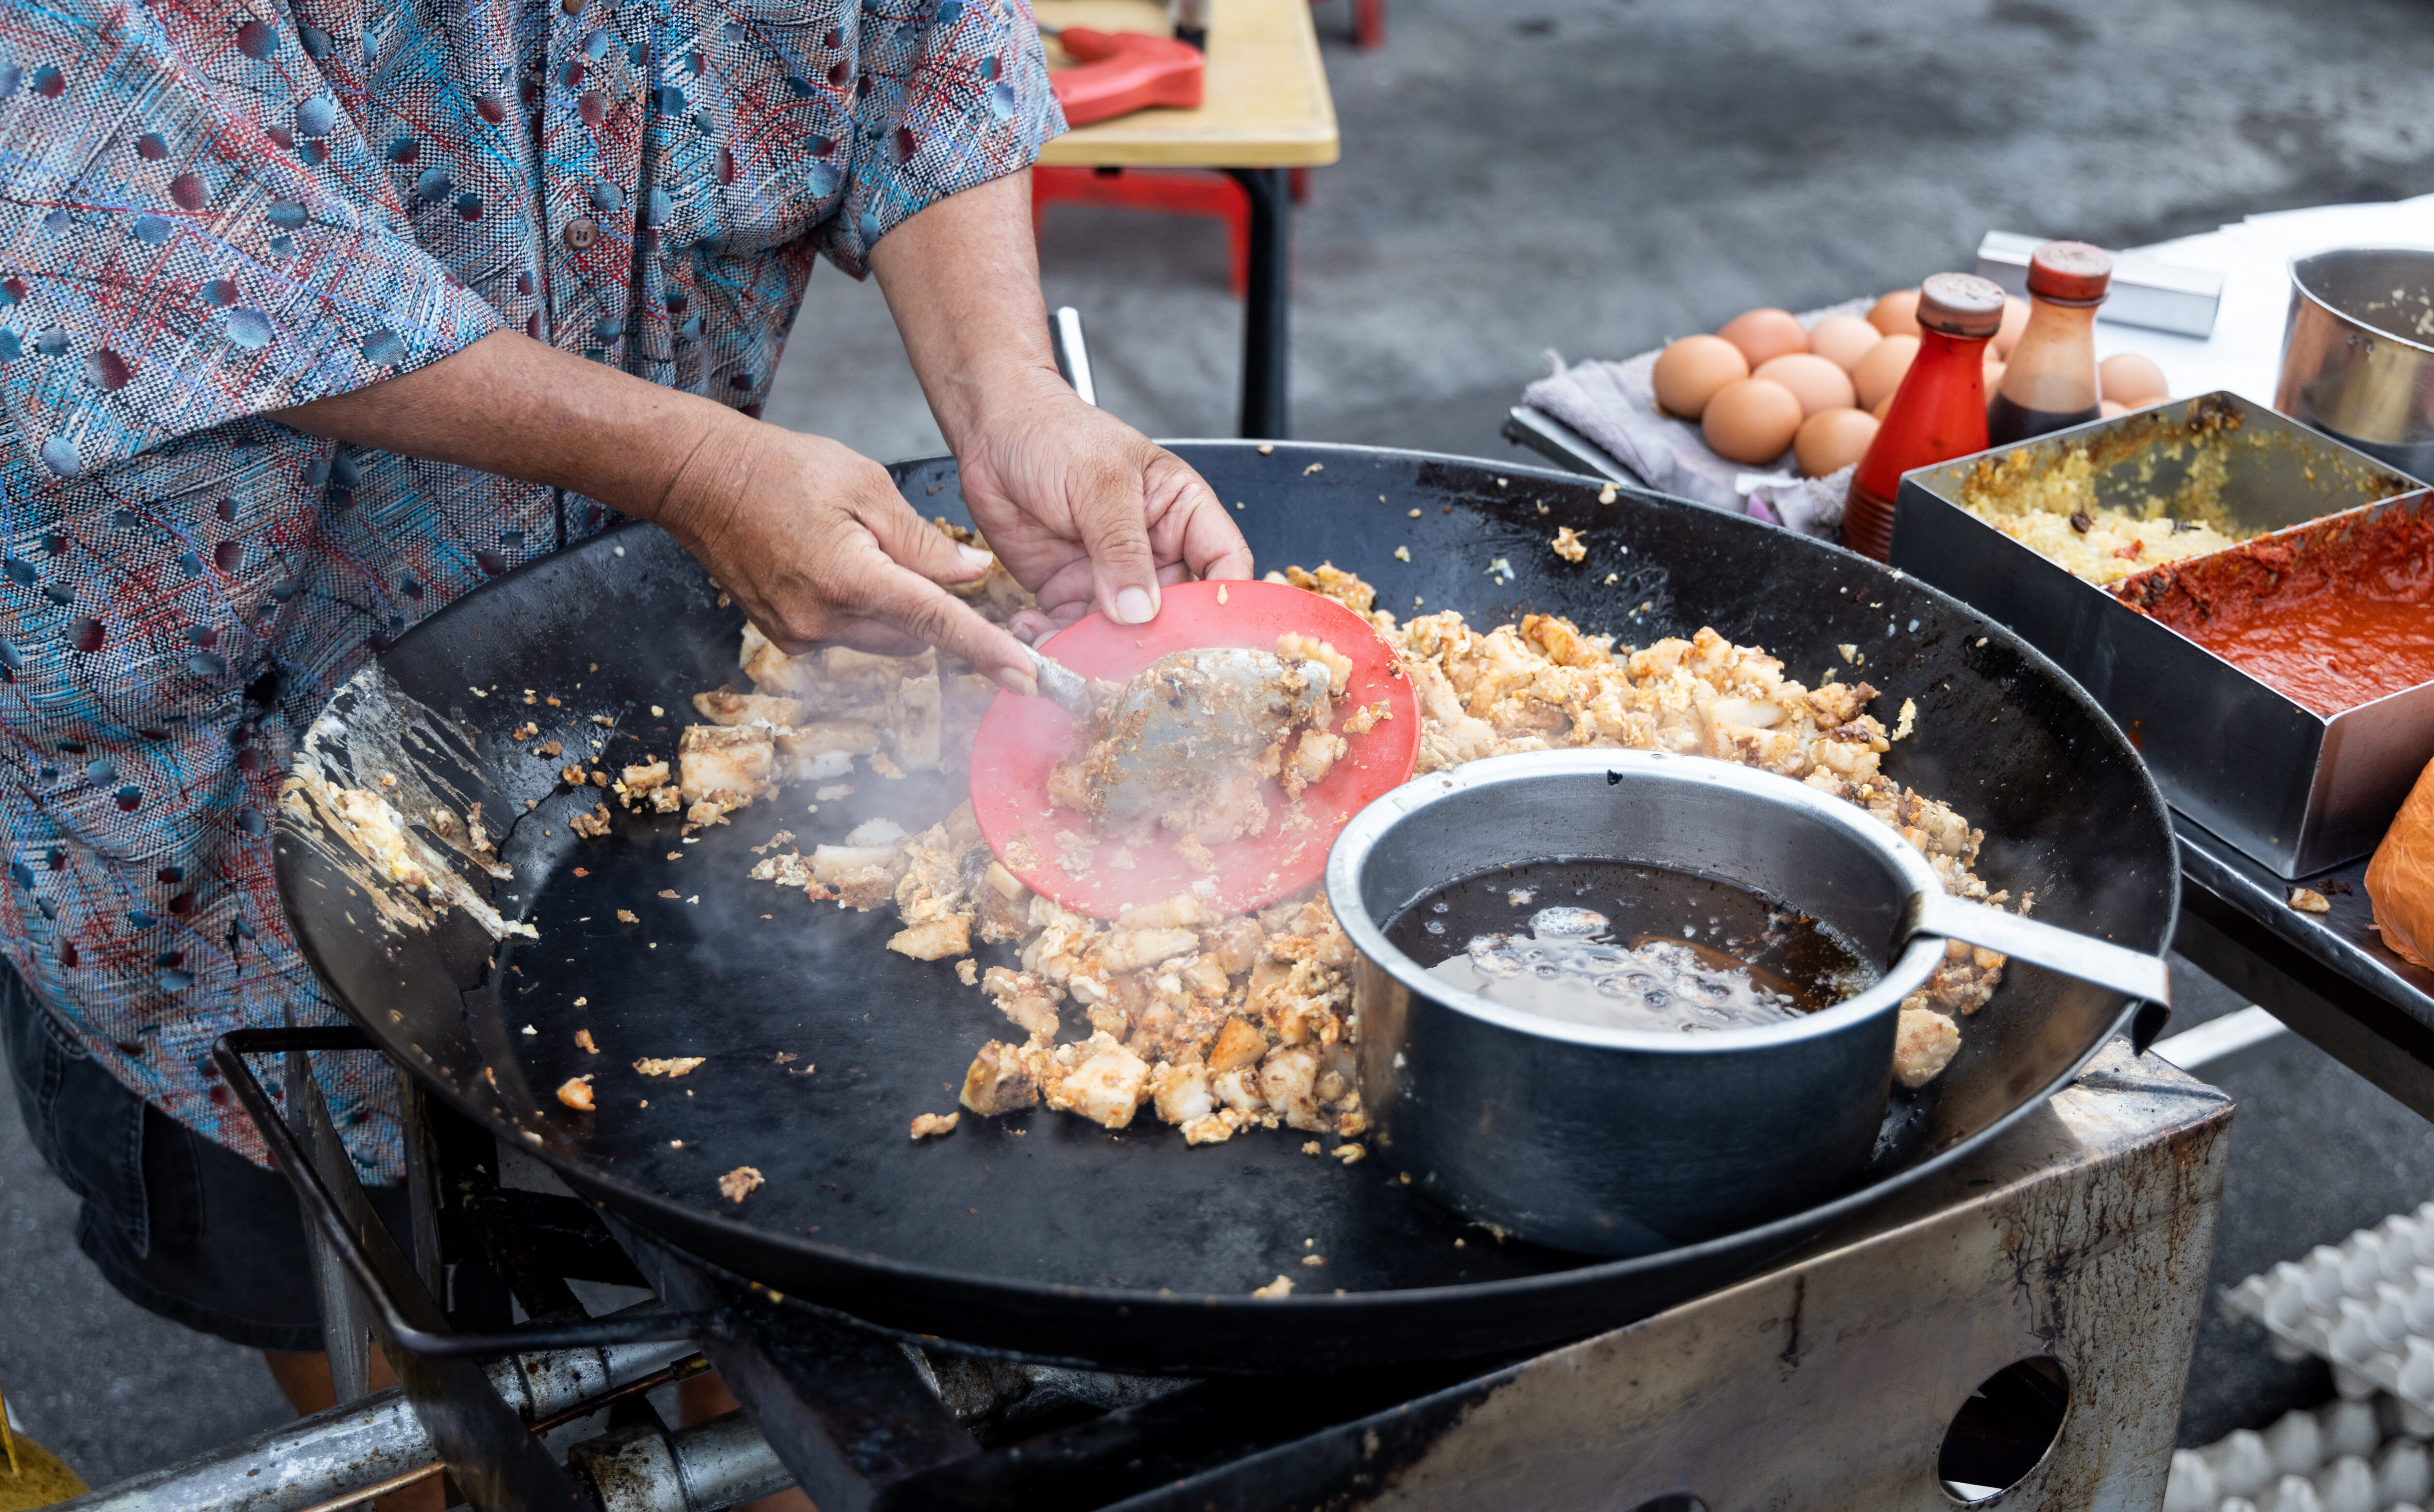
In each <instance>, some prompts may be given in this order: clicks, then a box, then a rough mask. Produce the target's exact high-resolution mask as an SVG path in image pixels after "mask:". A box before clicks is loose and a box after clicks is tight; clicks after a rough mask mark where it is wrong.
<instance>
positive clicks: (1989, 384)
mask: <svg viewBox="0 0 2434 1512" xmlns="http://www.w3.org/2000/svg"><path fill="white" fill-rule="evenodd" d="M2010 370H2011V369H2010V368H2009V366H2008V365H2005V364H2003V363H1998V362H1996V361H1994V360H1993V359H1991V358H1989V359H1988V360H1987V363H1986V402H1987V403H1989V404H1992V403H1994V402H1995V390H1997V389H1998V388H2000V387H2002V386H2003V375H2004V374H2005V373H2006V372H2009V371H2010Z"/></svg>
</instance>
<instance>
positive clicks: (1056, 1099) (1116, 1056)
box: [1044, 1029, 1149, 1129]
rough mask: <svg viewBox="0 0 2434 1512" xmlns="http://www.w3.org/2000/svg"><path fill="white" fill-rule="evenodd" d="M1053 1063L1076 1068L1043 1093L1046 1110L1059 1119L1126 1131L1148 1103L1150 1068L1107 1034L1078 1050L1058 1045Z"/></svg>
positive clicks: (1101, 1033) (1077, 1046)
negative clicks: (1077, 1118)
mask: <svg viewBox="0 0 2434 1512" xmlns="http://www.w3.org/2000/svg"><path fill="white" fill-rule="evenodd" d="M1052 1060H1053V1061H1054V1063H1056V1064H1058V1065H1060V1066H1061V1065H1071V1067H1072V1069H1071V1070H1070V1071H1067V1072H1065V1074H1064V1075H1062V1076H1060V1077H1058V1078H1057V1079H1055V1080H1054V1081H1053V1082H1051V1083H1050V1084H1049V1085H1048V1086H1047V1087H1046V1088H1045V1089H1044V1096H1045V1099H1046V1101H1047V1103H1048V1106H1050V1107H1051V1108H1054V1109H1055V1110H1056V1111H1057V1112H1059V1113H1080V1114H1081V1115H1082V1116H1083V1117H1085V1118H1088V1119H1089V1120H1090V1121H1091V1122H1093V1123H1097V1124H1104V1125H1106V1127H1107V1128H1109V1129H1123V1128H1124V1127H1125V1126H1126V1125H1128V1124H1130V1123H1131V1122H1132V1121H1133V1114H1134V1113H1137V1112H1139V1111H1140V1105H1141V1104H1142V1103H1143V1102H1145V1101H1147V1100H1148V1099H1149V1062H1146V1061H1143V1060H1142V1059H1141V1058H1140V1056H1138V1055H1135V1054H1134V1053H1133V1052H1132V1051H1130V1050H1128V1049H1126V1048H1124V1047H1123V1045H1120V1044H1118V1043H1117V1042H1116V1039H1115V1037H1114V1036H1113V1035H1111V1034H1109V1033H1107V1032H1106V1030H1105V1029H1102V1030H1100V1031H1099V1032H1098V1033H1096V1034H1093V1035H1091V1036H1090V1037H1089V1039H1088V1040H1086V1041H1084V1042H1083V1043H1082V1044H1080V1045H1059V1046H1058V1047H1057V1050H1056V1055H1055V1056H1054V1057H1053V1058H1052Z"/></svg>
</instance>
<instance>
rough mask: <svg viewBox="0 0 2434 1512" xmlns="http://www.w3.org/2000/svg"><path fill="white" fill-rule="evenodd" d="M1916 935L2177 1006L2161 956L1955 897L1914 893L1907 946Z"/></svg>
mask: <svg viewBox="0 0 2434 1512" xmlns="http://www.w3.org/2000/svg"><path fill="white" fill-rule="evenodd" d="M1913 935H1936V936H1940V937H1942V938H1943V939H1945V940H1959V941H1963V942H1964V943H1968V944H1973V945H1982V946H1984V947H1985V948H1986V949H1988V950H1999V951H2001V952H2002V953H2003V954H2004V955H2007V956H2017V957H2018V958H2019V959H2020V960H2026V961H2031V962H2033V963H2035V964H2036V965H2039V966H2043V967H2045V968H2046V969H2047V970H2048V971H2058V972H2061V973H2062V974H2063V975H2064V976H2065V977H2077V978H2078V979H2079V980H2081V981H2083V982H2094V983H2095V984H2096V985H2098V986H2099V987H2110V988H2112V989H2113V990H2114V991H2115V992H2117V993H2126V994H2129V995H2130V996H2132V997H2134V998H2136V999H2138V1001H2140V1002H2141V1003H2152V1004H2156V1005H2158V1006H2159V1007H2162V1008H2165V1009H2169V1008H2170V1007H2171V1002H2172V974H2171V970H2170V968H2168V967H2167V966H2166V965H2165V964H2164V961H2163V959H2162V958H2161V957H2158V956H2150V955H2148V954H2146V953H2145V952H2144V951H2138V950H2132V949H2131V948H2129V947H2128V946H2127V945H2117V944H2114V943H2112V942H2110V941H2105V940H2099V939H2097V938H2096V937H2095V936H2093V935H2083V934H2080V933H2078V932H2076V931H2075V930H2070V929H2059V928H2056V927H2055V926H2052V925H2049V924H2039V923H2037V922H2036V921H2035V920H2033V919H2023V918H2021V917H2020V916H2019V915H2018V914H2016V913H2006V912H2004V911H2003V910H2002V909H1994V908H1988V907H1987V906H1986V905H1985V904H1982V903H1968V902H1964V901H1963V900H1962V899H1960V898H1956V897H1953V896H1952V895H1950V894H1949V893H1945V892H1913V893H1911V899H1910V903H1909V906H1908V907H1906V908H1905V909H1903V910H1902V928H1901V943H1903V944H1907V943H1910V940H1911V936H1913ZM2157 1027H2158V1028H2160V1027H2161V1026H2160V1023H2159V1024H2158V1026H2157Z"/></svg>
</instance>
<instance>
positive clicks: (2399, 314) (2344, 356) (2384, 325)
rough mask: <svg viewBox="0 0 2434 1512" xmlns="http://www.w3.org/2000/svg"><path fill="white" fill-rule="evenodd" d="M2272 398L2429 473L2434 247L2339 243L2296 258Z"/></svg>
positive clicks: (2380, 455) (2432, 464)
mask: <svg viewBox="0 0 2434 1512" xmlns="http://www.w3.org/2000/svg"><path fill="white" fill-rule="evenodd" d="M2273 407H2274V408H2275V409H2277V410H2280V411H2281V412H2282V413H2283V414H2285V415H2288V416H2291V417H2293V418H2294V419H2299V420H2304V421H2305V422H2306V423H2307V424H2309V425H2312V426H2314V427H2315V428H2316V429H2317V430H2319V431H2322V432H2323V433H2325V434H2326V435H2330V436H2334V437H2336V438H2338V439H2340V440H2342V441H2346V442H2348V443H2349V444H2350V445H2351V446H2354V447H2356V448H2357V449H2358V450H2361V451H2364V452H2366V453H2367V454H2368V455H2370V456H2372V457H2374V458H2375V459H2376V460H2378V461H2381V462H2387V463H2390V464H2391V466H2392V467H2398V468H2399V469H2400V470H2401V471H2403V472H2406V473H2408V474H2409V475H2410V476H2411V477H2415V478H2418V479H2434V247H2422V246H2345V247H2342V248H2340V250H2338V251H2332V252H2319V253H2317V254H2316V255H2315V256H2313V257H2303V258H2300V259H2298V260H2296V261H2295V262H2293V263H2291V264H2290V319H2289V324H2288V327H2287V328H2286V329H2285V331H2284V332H2283V336H2282V378H2281V381H2280V382H2279V383H2277V384H2276V385H2275V387H2274V391H2273Z"/></svg>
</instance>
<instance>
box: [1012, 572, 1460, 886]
mask: <svg viewBox="0 0 2434 1512" xmlns="http://www.w3.org/2000/svg"><path fill="white" fill-rule="evenodd" d="M1160 600H1161V602H1160V603H1159V606H1158V616H1157V619H1156V620H1152V621H1151V622H1150V623H1148V624H1145V625H1120V624H1117V623H1116V622H1115V621H1113V620H1109V619H1107V618H1106V616H1104V615H1097V614H1093V615H1090V616H1088V618H1086V619H1083V620H1075V621H1074V622H1073V623H1072V624H1071V625H1068V626H1067V627H1066V628H1065V629H1063V630H1060V631H1058V632H1057V633H1056V634H1055V635H1054V636H1053V637H1050V638H1049V639H1048V640H1046V641H1044V642H1042V643H1041V645H1040V648H1039V649H1040V650H1041V651H1043V652H1045V653H1047V654H1049V655H1052V656H1054V657H1055V658H1056V659H1057V660H1058V661H1061V662H1063V663H1064V664H1065V665H1066V666H1068V667H1071V669H1073V671H1077V672H1080V673H1081V674H1082V675H1083V676H1085V677H1103V678H1106V679H1107V680H1109V681H1111V682H1119V683H1121V682H1125V681H1127V680H1129V679H1130V678H1131V677H1132V675H1133V674H1134V673H1135V672H1138V671H1140V670H1141V669H1142V668H1144V667H1147V666H1148V665H1149V664H1150V663H1152V662H1154V661H1156V660H1157V659H1158V658H1159V657H1160V656H1163V655H1166V654H1169V653H1170V652H1176V651H1191V650H1196V649H1199V648H1201V647H1208V646H1239V647H1243V648H1245V649H1248V650H1254V651H1274V650H1276V649H1277V637H1278V636H1280V635H1283V634H1284V633H1285V632H1287V631H1299V632H1301V633H1302V634H1304V635H1309V636H1316V637H1319V638H1320V639H1322V640H1325V641H1326V642H1328V644H1329V645H1331V646H1333V647H1334V648H1335V649H1336V650H1337V651H1339V652H1341V653H1343V654H1345V655H1346V656H1349V657H1350V658H1352V678H1351V682H1350V684H1349V686H1348V688H1346V692H1345V694H1344V695H1343V697H1341V698H1340V699H1339V700H1337V703H1336V708H1337V711H1338V713H1337V722H1338V723H1339V724H1340V723H1341V722H1342V720H1343V717H1344V716H1345V715H1346V714H1348V713H1349V712H1350V711H1352V710H1353V709H1356V708H1361V707H1365V706H1366V705H1371V704H1375V703H1376V702H1378V701H1379V700H1380V699H1384V700H1385V701H1386V705H1387V709H1388V711H1389V714H1390V715H1391V717H1390V718H1387V719H1382V720H1380V721H1379V722H1377V723H1375V724H1373V725H1372V726H1370V728H1369V730H1368V732H1367V733H1366V734H1363V735H1347V736H1346V737H1345V739H1346V742H1347V744H1348V746H1349V749H1347V750H1346V752H1345V754H1344V758H1343V759H1342V760H1340V761H1338V762H1336V763H1335V767H1334V769H1333V770H1332V771H1330V772H1328V774H1327V780H1325V781H1324V782H1321V783H1319V784H1317V785H1316V786H1314V787H1311V788H1309V789H1306V790H1304V791H1303V793H1302V795H1301V810H1302V812H1303V813H1304V814H1306V815H1308V816H1309V817H1310V819H1311V824H1308V825H1306V826H1304V827H1301V828H1298V829H1294V830H1292V831H1290V832H1286V831H1285V830H1284V827H1283V819H1284V815H1285V813H1286V807H1285V804H1286V800H1285V797H1284V794H1283V792H1282V791H1281V790H1274V789H1275V785H1274V784H1273V783H1271V784H1270V785H1269V787H1270V789H1271V791H1269V792H1268V793H1267V798H1268V807H1269V809H1270V811H1271V814H1272V815H1273V817H1272V818H1271V820H1270V822H1269V824H1268V832H1267V833H1266V834H1263V835H1250V836H1245V837H1243V839H1241V840H1237V841H1227V842H1226V843H1225V844H1223V845H1216V846H1212V847H1210V850H1211V852H1212V853H1213V855H1214V857H1215V860H1216V870H1215V871H1214V873H1201V872H1196V871H1194V870H1192V868H1191V865H1190V864H1189V863H1187V862H1186V861H1185V860H1184V859H1183V858H1181V857H1179V856H1177V855H1175V854H1174V851H1173V850H1172V849H1171V848H1169V847H1168V846H1167V845H1166V844H1164V843H1163V842H1162V841H1161V842H1159V843H1154V844H1147V845H1137V846H1134V847H1132V848H1131V850H1130V852H1129V859H1130V861H1131V863H1132V864H1131V865H1130V866H1129V867H1125V866H1123V865H1122V864H1120V863H1121V862H1123V860H1124V859H1126V858H1127V857H1126V854H1125V853H1124V848H1123V846H1120V845H1118V844H1116V843H1115V842H1114V841H1102V840H1099V839H1098V838H1097V837H1095V836H1093V835H1091V833H1090V822H1089V819H1088V816H1086V815H1083V814H1080V813H1076V812H1075V811H1073V810H1072V809H1070V808H1066V807H1060V806H1058V805H1055V804H1053V803H1051V802H1050V801H1049V798H1048V771H1049V768H1051V767H1053V766H1054V765H1055V764H1056V763H1057V762H1058V761H1060V760H1062V759H1064V757H1065V756H1066V755H1067V754H1068V753H1069V752H1071V750H1072V748H1073V722H1072V719H1071V716H1069V715H1068V714H1067V713H1066V712H1065V711H1064V710H1063V709H1061V708H1058V707H1057V706H1056V705H1054V704H1052V703H1050V702H1049V701H1048V700H1046V699H1044V698H1023V697H1020V696H1019V695H1017V694H1013V693H1000V694H999V695H998V696H997V698H996V700H995V701H994V702H993V703H991V704H990V705H989V706H988V711H987V712H986V714H984V715H983V716H982V717H981V726H980V735H979V739H978V740H977V742H976V744H975V747H974V750H973V753H972V814H973V817H974V818H976V819H977V820H978V821H979V822H980V827H981V834H982V835H983V836H984V837H985V838H986V840H987V841H988V845H989V849H990V850H992V851H994V852H996V853H997V858H998V859H999V860H1002V861H1003V862H1005V865H1006V868H1007V870H1009V871H1011V872H1013V873H1014V875H1017V876H1019V877H1020V878H1021V879H1022V881H1023V884H1024V885H1025V886H1027V887H1029V888H1030V889H1031V890H1032V891H1034V892H1038V893H1041V894H1043V895H1045V896H1047V897H1050V898H1053V899H1054V900H1055V901H1056V902H1058V903H1060V904H1063V905H1064V906H1065V907H1066V908H1069V909H1073V910H1074V911H1075V912H1077V913H1087V914H1089V915H1091V916H1092V917H1094V918H1100V919H1112V918H1114V917H1115V916H1116V915H1117V914H1118V913H1120V912H1122V911H1123V909H1128V908H1131V907H1133V906H1134V905H1136V904H1140V903H1152V902H1156V901H1157V899H1159V898H1163V897H1167V896H1169V895H1171V894H1173V893H1175V892H1182V891H1184V890H1185V889H1187V888H1190V887H1191V886H1192V885H1194V884H1195V883H1197V882H1199V881H1200V880H1201V878H1202V877H1203V876H1204V875H1214V877H1215V878H1216V882H1217V896H1216V898H1215V900H1214V902H1215V906H1216V907H1217V908H1218V909H1220V910H1222V911H1224V912H1226V913H1240V912H1242V911H1243V910H1245V909H1256V908H1259V907H1260V906H1261V905H1263V904H1268V903H1273V902H1275V901H1276V900H1277V899H1278V898H1280V897H1283V896H1285V895H1286V894H1288V893H1290V892H1295V891H1297V890H1299V889H1301V888H1303V887H1306V886H1308V885H1309V884H1310V883H1311V882H1313V881H1316V880H1317V879H1318V876H1319V875H1320V873H1322V872H1323V871H1325V870H1326V868H1327V852H1328V847H1329V846H1331V845H1333V844H1334V843H1335V836H1336V833H1337V831H1339V830H1341V829H1342V828H1343V827H1344V825H1345V823H1346V821H1347V820H1349V819H1350V818H1351V817H1352V816H1353V815H1354V814H1356V813H1358V812H1360V811H1361V809H1362V808H1363V807H1366V806H1367V805H1368V803H1369V801H1370V800H1371V799H1373V798H1376V797H1377V796H1378V795H1379V794H1380V793H1383V792H1385V791H1387V790H1389V789H1392V788H1396V787H1399V786H1400V785H1401V784H1402V783H1403V782H1405V781H1406V780H1408V779H1409V778H1410V777H1411V774H1412V763H1413V761H1414V758H1416V757H1417V756H1418V755H1419V748H1420V709H1419V700H1418V698H1417V697H1416V696H1415V695H1414V693H1413V691H1412V683H1411V679H1410V678H1408V677H1406V676H1405V675H1403V671H1402V669H1401V667H1400V665H1399V664H1398V663H1397V660H1396V656H1395V652H1394V649H1393V648H1392V647H1390V646H1388V645H1387V644H1386V642H1385V641H1383V640H1382V639H1380V638H1379V636H1378V633H1377V631H1375V630H1373V629H1371V628H1370V626H1369V623H1368V621H1367V620H1363V619H1362V618H1361V617H1360V616H1359V615H1357V614H1354V613H1353V612H1352V611H1351V610H1349V609H1347V608H1346V607H1345V606H1344V605H1342V604H1340V603H1336V602H1335V601H1334V600H1333V599H1328V598H1323V597H1321V596H1320V595H1318V594H1315V593H1307V592H1304V591H1303V590H1302V589H1300V588H1295V587H1288V586H1285V585H1283V584H1281V583H1178V584H1176V585H1175V586H1173V587H1170V588H1167V589H1165V590H1163V592H1162V593H1161V594H1160ZM1065 835H1071V836H1076V837H1079V838H1080V839H1081V840H1082V841H1084V842H1086V844H1087V845H1088V850H1089V853H1090V854H1089V862H1088V865H1086V866H1081V867H1079V868H1077V869H1075V870H1068V869H1067V867H1066V865H1065V864H1064V861H1065V858H1066V855H1067V853H1068V852H1069V851H1071V850H1075V849H1077V847H1074V846H1072V845H1071V842H1070V841H1066V840H1064V839H1062V838H1060V837H1062V836H1065ZM1018 841H1019V842H1020V850H1019V851H1018V854H1022V855H1025V856H1026V857H1027V858H1031V859H1032V860H1033V861H1034V864H1032V865H1029V866H1018V865H1016V864H1015V861H1014V858H1012V857H1010V856H1008V855H1007V851H1008V850H1009V849H1012V848H1015V847H1016V846H1017V843H1018Z"/></svg>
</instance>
